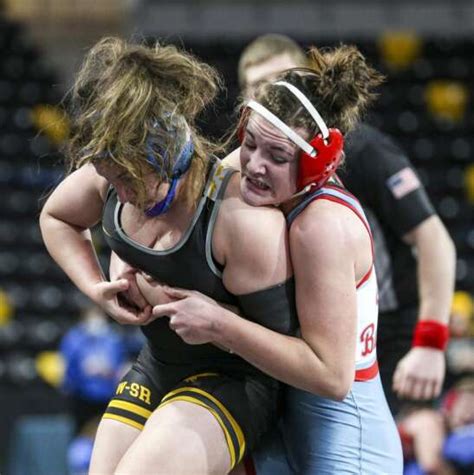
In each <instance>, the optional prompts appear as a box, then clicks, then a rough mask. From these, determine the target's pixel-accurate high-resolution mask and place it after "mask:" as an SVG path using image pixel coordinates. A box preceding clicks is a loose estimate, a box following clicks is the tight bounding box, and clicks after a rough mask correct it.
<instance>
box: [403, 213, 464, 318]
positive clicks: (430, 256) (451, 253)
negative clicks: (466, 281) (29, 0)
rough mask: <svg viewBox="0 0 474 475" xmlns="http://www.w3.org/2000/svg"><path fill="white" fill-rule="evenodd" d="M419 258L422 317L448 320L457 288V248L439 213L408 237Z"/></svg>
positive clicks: (420, 310)
mask: <svg viewBox="0 0 474 475" xmlns="http://www.w3.org/2000/svg"><path fill="white" fill-rule="evenodd" d="M404 240H405V242H407V243H408V244H411V245H412V246H413V247H414V248H415V249H416V254H417V259H418V289H419V294H420V308H419V319H420V320H422V319H426V318H429V319H430V320H437V321H439V322H440V323H445V324H447V323H448V320H449V312H450V308H451V301H452V298H453V291H454V273H455V267H456V250H455V247H454V244H453V241H452V240H451V238H450V236H449V234H448V232H447V230H446V228H445V227H444V225H443V223H442V222H441V220H440V219H439V217H438V216H431V217H430V218H428V219H426V220H425V221H423V222H422V223H421V224H419V225H418V226H417V227H416V228H415V229H414V230H413V231H411V232H410V233H408V234H406V235H405V236H404Z"/></svg>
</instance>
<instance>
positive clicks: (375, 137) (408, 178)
mask: <svg viewBox="0 0 474 475" xmlns="http://www.w3.org/2000/svg"><path fill="white" fill-rule="evenodd" d="M345 152H346V162H345V165H343V167H342V169H340V170H339V177H340V178H341V180H342V182H343V183H344V185H345V186H346V187H347V188H348V190H349V191H350V192H351V193H353V194H354V195H355V196H356V198H357V199H359V201H360V202H361V204H362V206H363V207H364V211H365V212H366V215H367V218H368V220H369V223H370V226H371V228H372V232H373V235H374V244H375V268H376V273H377V282H378V286H379V308H380V311H381V312H388V311H393V310H397V309H399V308H403V307H408V306H413V305H417V304H418V289H417V267H416V259H415V257H414V255H413V252H412V249H411V247H410V246H408V245H406V244H405V243H404V242H403V240H402V237H403V236H404V235H405V234H406V233H408V232H409V231H411V230H413V229H414V228H415V227H416V226H418V225H419V224H420V223H422V222H423V221H424V220H426V219H427V218H428V217H430V216H431V215H433V214H434V213H435V210H434V208H433V206H432V204H431V202H430V200H429V198H428V196H427V193H426V190H425V189H424V188H423V186H422V185H421V183H420V182H419V180H418V177H417V176H416V172H415V171H414V169H413V166H412V164H411V163H410V161H409V160H408V158H407V156H406V155H405V153H404V152H403V151H402V150H401V149H400V148H399V147H398V146H397V145H396V144H395V143H394V142H393V141H392V140H391V139H390V138H389V137H388V136H386V135H385V134H383V133H382V132H380V131H378V130H376V129H374V128H373V127H371V126H369V125H366V124H362V125H360V126H359V127H358V128H357V129H356V130H355V131H353V132H351V133H350V134H348V136H347V137H346V145H345Z"/></svg>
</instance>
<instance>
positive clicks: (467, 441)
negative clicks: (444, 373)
mask: <svg viewBox="0 0 474 475" xmlns="http://www.w3.org/2000/svg"><path fill="white" fill-rule="evenodd" d="M398 427H399V431H400V435H401V438H402V442H403V453H404V458H405V469H404V475H468V474H469V475H472V473H474V376H471V377H466V378H463V379H462V380H460V381H459V382H458V383H456V385H455V386H454V387H453V389H451V390H450V391H449V392H448V393H447V394H446V395H445V396H444V398H443V403H442V407H441V410H438V411H436V410H434V409H427V408H421V409H420V408H416V407H413V406H412V407H410V408H405V409H403V410H402V411H400V413H399V416H398Z"/></svg>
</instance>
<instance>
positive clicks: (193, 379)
mask: <svg viewBox="0 0 474 475" xmlns="http://www.w3.org/2000/svg"><path fill="white" fill-rule="evenodd" d="M206 376H219V373H198V374H193V375H192V376H188V377H187V378H185V379H183V381H185V382H186V383H189V382H193V381H195V380H196V379H199V378H205V377H206Z"/></svg>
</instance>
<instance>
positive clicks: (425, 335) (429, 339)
mask: <svg viewBox="0 0 474 475" xmlns="http://www.w3.org/2000/svg"><path fill="white" fill-rule="evenodd" d="M448 340H449V329H448V326H447V325H445V324H444V323H440V322H438V321H436V320H421V321H419V322H418V323H417V324H416V326H415V332H414V333H413V342H412V346H425V347H429V348H436V349H438V350H443V351H444V350H445V349H446V346H447V344H448Z"/></svg>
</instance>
